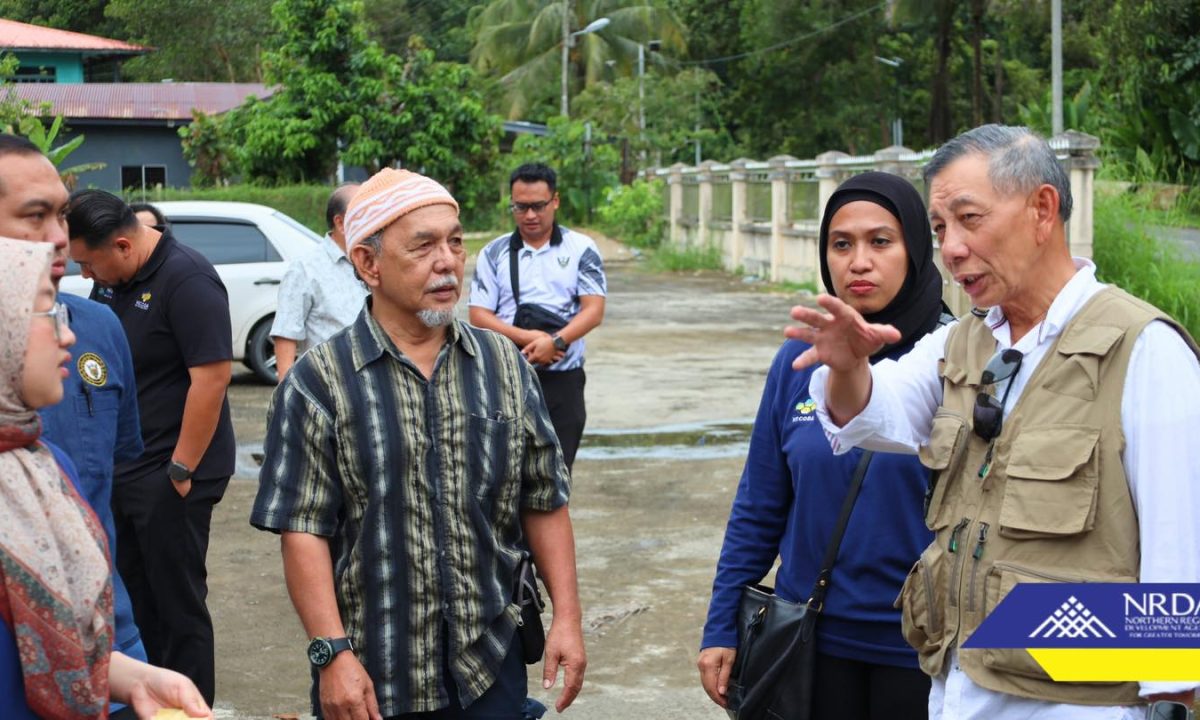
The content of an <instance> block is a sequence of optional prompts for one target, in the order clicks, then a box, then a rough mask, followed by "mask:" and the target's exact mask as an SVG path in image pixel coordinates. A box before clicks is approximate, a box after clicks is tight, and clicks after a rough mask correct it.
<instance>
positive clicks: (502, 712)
mask: <svg viewBox="0 0 1200 720" xmlns="http://www.w3.org/2000/svg"><path fill="white" fill-rule="evenodd" d="M442 657H446V658H448V657H449V653H442ZM527 683H528V678H527V676H526V674H525V663H524V661H523V660H522V659H521V640H520V638H518V637H516V636H515V635H514V636H513V640H512V645H511V646H510V647H509V648H508V655H505V656H504V662H503V663H502V664H501V665H500V672H499V674H497V675H496V682H494V683H492V686H491V687H490V688H488V689H487V692H485V693H484V694H482V695H480V696H479V698H478V699H476V700H475V702H473V703H471V707H468V708H464V707H463V706H462V701H461V700H459V697H458V688H457V686H456V685H455V683H454V678H453V677H452V676H451V675H450V667H449V665H448V664H445V665H443V666H442V684H443V686H444V687H445V688H446V694H447V695H449V696H450V705H449V706H448V707H444V708H442V709H441V710H434V711H433V712H423V713H408V714H406V715H395V716H393V717H390V718H388V719H387V720H521V718H522V717H523V714H522V712H521V706H522V705H523V704H524V703H525V693H526V690H527Z"/></svg>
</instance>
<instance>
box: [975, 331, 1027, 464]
mask: <svg viewBox="0 0 1200 720" xmlns="http://www.w3.org/2000/svg"><path fill="white" fill-rule="evenodd" d="M1024 359H1025V356H1024V355H1022V354H1021V351H1020V350H1013V349H1012V348H1008V349H1007V350H1001V351H1000V352H998V353H996V354H995V355H993V356H992V359H991V360H988V363H987V365H986V366H985V367H984V368H983V375H982V376H980V383H981V384H983V385H995V384H996V383H998V382H1000V381H1001V380H1007V379H1009V378H1010V377H1012V376H1013V375H1016V374H1017V371H1019V370H1020V369H1021V361H1022V360H1024ZM1009 390H1012V383H1011V382H1010V383H1009V384H1008V386H1007V387H1005V388H1004V397H1003V398H1002V399H1000V400H997V399H996V396H995V395H992V394H991V393H987V392H981V393H979V394H978V395H977V396H975V409H974V411H973V412H972V413H971V420H972V425H973V428H972V429H973V430H974V431H975V434H976V435H978V436H979V437H981V438H983V439H984V440H987V441H989V442H990V441H992V440H994V439H995V438H996V437H997V436H999V435H1000V427H1001V426H1002V425H1003V423H1004V403H1006V402H1008V391H1009Z"/></svg>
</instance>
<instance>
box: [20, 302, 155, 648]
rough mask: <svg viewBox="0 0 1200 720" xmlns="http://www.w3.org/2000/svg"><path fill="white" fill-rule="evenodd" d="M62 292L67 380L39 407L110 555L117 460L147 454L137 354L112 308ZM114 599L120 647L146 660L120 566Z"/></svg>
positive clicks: (48, 433)
mask: <svg viewBox="0 0 1200 720" xmlns="http://www.w3.org/2000/svg"><path fill="white" fill-rule="evenodd" d="M58 298H59V300H60V301H61V302H62V303H63V304H64V305H66V306H67V309H68V311H69V312H70V314H71V329H72V330H74V332H75V344H74V345H72V346H71V364H70V365H68V366H67V379H66V380H64V381H63V399H62V402H60V403H58V404H57V405H51V406H50V407H47V408H42V410H41V411H40V413H39V414H40V415H41V416H42V438H43V439H45V440H47V441H48V442H50V443H54V444H55V445H57V446H58V447H60V448H62V450H63V451H64V452H65V453H66V455H67V456H68V457H70V458H71V460H72V462H74V464H75V468H76V470H77V471H78V477H77V478H76V479H77V482H76V487H77V488H78V489H79V494H80V495H82V496H83V499H84V500H87V503H88V505H91V506H92V510H94V511H95V512H96V517H97V518H99V519H100V524H101V525H103V526H104V534H105V535H107V536H108V547H109V554H110V555H111V556H112V557H115V556H116V546H117V533H116V528H115V527H114V525H113V513H112V484H113V463H114V462H119V463H122V462H128V461H131V460H136V459H137V458H138V457H140V456H141V454H142V433H141V428H140V426H139V423H138V406H137V390H136V388H137V385H136V384H135V381H134V379H133V360H132V359H131V358H130V355H129V343H128V342H126V340H125V333H124V332H123V331H122V330H121V324H120V323H119V322H117V318H116V317H114V316H113V314H112V311H111V310H109V309H108V308H106V307H104V306H103V305H101V304H99V303H94V302H92V301H91V300H84V299H83V298H81V297H78V296H75V295H70V294H67V293H63V294H61V295H59V296H58ZM113 605H114V607H113V612H114V615H115V616H116V632H117V639H116V642H115V643H114V645H113V647H114V649H116V650H120V651H121V652H123V653H125V654H126V655H129V656H130V657H134V658H137V659H138V660H145V659H146V651H145V650H143V649H142V644H141V639H140V636H139V634H138V628H137V625H136V624H134V620H133V608H132V606H131V605H130V602H129V594H128V593H127V592H126V590H125V584H124V583H123V582H121V576H120V575H117V574H115V573H114V576H113Z"/></svg>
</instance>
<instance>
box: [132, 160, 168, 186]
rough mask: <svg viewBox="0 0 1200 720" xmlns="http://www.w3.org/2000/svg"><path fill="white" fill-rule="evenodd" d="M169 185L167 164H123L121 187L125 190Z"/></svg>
mask: <svg viewBox="0 0 1200 720" xmlns="http://www.w3.org/2000/svg"><path fill="white" fill-rule="evenodd" d="M166 186H167V166H166V165H122V166H121V187H122V188H124V189H125V190H138V191H141V190H149V189H151V188H155V187H166Z"/></svg>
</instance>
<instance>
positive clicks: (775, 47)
mask: <svg viewBox="0 0 1200 720" xmlns="http://www.w3.org/2000/svg"><path fill="white" fill-rule="evenodd" d="M888 4H889V2H888V0H884V2H881V3H879V4H878V5H876V6H874V7H870V8H867V9H866V10H860V11H859V12H856V13H854V14H853V15H850V16H847V17H844V18H842V19H841V20H838V21H837V22H835V23H832V24H830V25H826V26H825V27H823V28H817V29H816V30H813V31H812V32H808V33H805V34H804V35H799V36H797V37H794V38H792V39H791V40H785V41H783V42H781V43H776V44H774V45H770V46H768V47H765V48H759V49H758V50H751V51H749V52H744V53H738V54H737V55H726V56H724V57H716V58H705V59H703V60H684V61H674V64H675V65H680V66H682V65H712V64H714V63H719V62H727V61H729V60H740V59H742V58H747V57H751V56H753V55H761V54H763V53H768V52H774V51H776V50H779V49H780V48H785V47H788V46H789V45H795V44H796V43H798V42H800V41H802V40H807V39H809V38H811V37H816V36H817V35H820V34H821V33H824V32H827V31H829V30H832V29H834V28H836V27H840V26H842V25H845V24H846V23H848V22H853V21H855V20H857V19H859V18H860V17H863V16H864V15H869V14H871V13H873V12H875V11H876V10H880V9H882V8H885V7H887V6H888ZM664 59H666V58H664Z"/></svg>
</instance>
